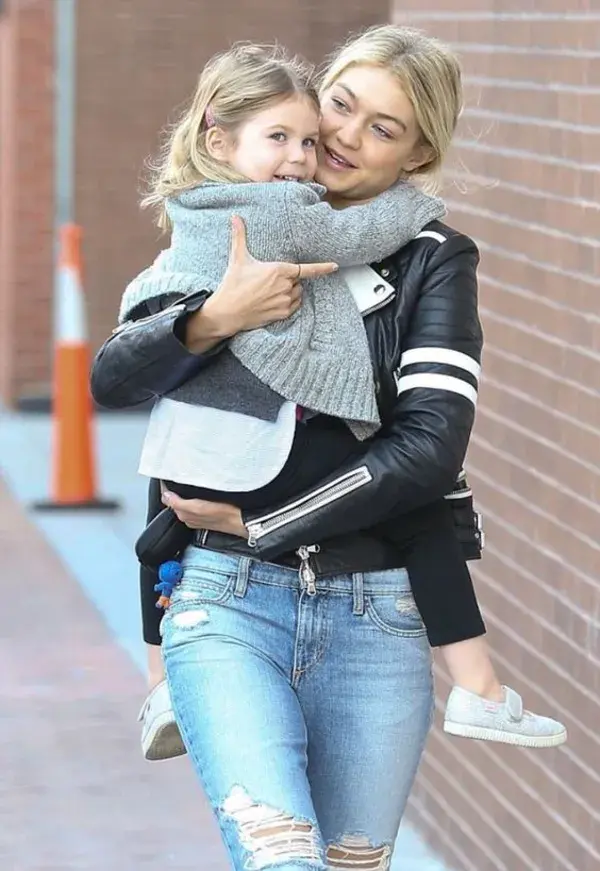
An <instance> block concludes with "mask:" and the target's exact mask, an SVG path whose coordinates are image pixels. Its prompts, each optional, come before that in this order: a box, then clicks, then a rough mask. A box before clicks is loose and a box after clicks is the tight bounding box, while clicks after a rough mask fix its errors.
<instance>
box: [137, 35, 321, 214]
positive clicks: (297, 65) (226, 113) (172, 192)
mask: <svg viewBox="0 0 600 871" xmlns="http://www.w3.org/2000/svg"><path fill="white" fill-rule="evenodd" d="M313 78H314V68H313V67H312V66H311V65H309V64H308V63H307V62H306V61H304V60H303V59H301V58H299V57H291V56H289V55H287V54H286V52H285V50H284V49H283V48H281V47H280V46H277V45H252V44H250V43H236V44H235V45H233V46H232V47H231V48H230V49H229V51H226V52H223V53H222V54H218V55H215V56H214V57H213V58H212V59H211V60H210V61H209V62H208V63H207V65H206V66H205V67H204V69H203V71H202V73H201V75H200V78H199V80H198V85H197V87H196V92H195V94H194V96H193V98H192V101H191V104H190V105H189V107H188V108H187V109H186V111H185V112H184V113H183V115H182V116H181V117H180V118H179V119H178V121H177V122H176V123H175V124H174V126H173V128H172V130H171V133H170V135H169V137H168V139H167V142H166V143H165V146H164V148H163V150H162V154H161V158H160V160H159V161H158V163H157V164H155V165H154V166H151V167H150V169H151V173H152V179H151V185H150V193H149V195H148V196H146V197H145V198H144V199H143V200H142V206H143V207H148V206H154V207H157V209H158V219H157V223H158V225H159V227H161V228H163V229H167V227H168V219H167V215H166V211H165V200H166V199H167V198H169V197H173V196H176V195H177V194H179V193H181V192H182V191H185V190H188V189H189V188H192V187H195V186H196V185H198V184H200V182H202V181H216V182H241V181H247V179H245V178H244V177H243V176H241V175H240V174H239V173H237V172H236V171H235V170H234V169H233V168H231V167H229V166H227V165H225V164H223V163H220V162H219V161H217V160H215V159H214V158H213V157H211V155H210V154H209V152H208V150H207V148H206V134H207V132H208V130H209V129H210V128H211V127H215V126H216V127H219V128H221V129H223V130H226V131H228V132H229V133H233V134H234V135H235V132H236V130H237V129H238V128H239V127H240V126H241V125H242V124H244V123H245V122H247V121H248V120H249V119H250V118H251V117H252V116H253V115H255V114H256V113H257V112H261V111H262V110H263V109H266V108H267V107H269V106H271V105H273V104H275V103H278V102H280V101H282V100H285V99H286V98H288V97H291V96H293V95H295V94H305V95H306V96H307V97H309V98H310V99H311V100H313V101H314V103H315V106H316V108H317V111H318V109H319V99H318V95H317V92H316V89H315V86H314V84H313Z"/></svg>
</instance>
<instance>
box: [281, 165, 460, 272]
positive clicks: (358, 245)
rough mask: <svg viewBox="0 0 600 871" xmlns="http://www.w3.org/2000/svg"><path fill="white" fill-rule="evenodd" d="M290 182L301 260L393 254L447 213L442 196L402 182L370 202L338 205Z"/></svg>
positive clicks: (288, 202) (352, 261) (363, 260)
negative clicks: (312, 196)
mask: <svg viewBox="0 0 600 871" xmlns="http://www.w3.org/2000/svg"><path fill="white" fill-rule="evenodd" d="M295 188H296V185H294V184H292V183H290V182H288V183H287V184H286V191H285V200H284V202H285V211H286V217H287V222H288V230H289V232H290V234H291V237H292V240H293V243H294V245H295V247H296V252H297V256H298V261H299V262H300V263H302V262H327V261H333V262H335V263H337V264H338V265H339V266H364V265H365V264H367V263H374V262H377V261H378V260H383V259H384V257H389V256H390V255H391V254H393V253H394V252H396V251H398V249H399V248H402V246H403V245H405V244H407V243H408V242H410V241H411V239H414V237H415V236H416V235H417V234H418V233H419V232H420V231H421V230H422V229H423V227H425V225H426V224H429V223H430V222H431V221H434V220H438V219H439V218H441V217H443V215H444V214H445V212H446V207H445V206H444V203H443V201H442V200H440V199H438V198H437V197H430V196H428V195H427V194H424V193H423V192H422V191H420V190H419V189H418V188H416V187H414V186H413V185H412V184H408V183H407V182H399V183H398V184H396V185H394V186H393V187H392V188H390V189H389V190H387V191H384V193H382V194H380V195H379V196H378V197H375V199H373V200H371V201H370V202H367V203H364V204H363V205H360V206H348V207H347V208H345V209H334V208H332V206H330V205H329V203H326V202H323V201H322V200H319V201H317V202H315V201H313V202H310V203H309V202H307V197H306V195H305V193H304V192H303V191H302V190H301V189H300V190H297V189H295Z"/></svg>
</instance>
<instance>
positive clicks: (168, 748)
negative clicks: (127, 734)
mask: <svg viewBox="0 0 600 871" xmlns="http://www.w3.org/2000/svg"><path fill="white" fill-rule="evenodd" d="M142 751H143V754H144V758H145V759H147V760H148V762H158V761H159V760H161V759H175V758H176V757H177V756H184V755H185V754H186V753H187V750H186V749H185V744H184V743H183V740H182V738H181V733H180V731H179V727H178V726H177V723H175V722H173V719H172V717H171V716H170V715H169V714H166V715H165V714H163V715H162V716H159V717H157V718H156V721H155V727H154V728H153V729H152V732H151V733H150V734H149V735H147V736H146V738H145V739H144V740H142Z"/></svg>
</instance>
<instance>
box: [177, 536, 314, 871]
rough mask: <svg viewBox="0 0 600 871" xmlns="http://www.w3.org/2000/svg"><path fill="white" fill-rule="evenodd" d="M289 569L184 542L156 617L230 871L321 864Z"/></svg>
mask: <svg viewBox="0 0 600 871" xmlns="http://www.w3.org/2000/svg"><path fill="white" fill-rule="evenodd" d="M297 582H298V575H297V573H296V572H295V571H292V570H290V569H284V568H279V567H277V566H273V565H267V564H262V563H258V562H254V561H251V560H248V559H240V558H236V557H234V556H229V555H225V554H220V553H216V552H214V551H209V550H204V549H200V548H195V547H191V548H189V549H188V550H187V551H186V555H185V559H184V576H183V580H182V582H181V584H180V585H179V586H178V587H177V588H176V589H175V590H174V592H173V595H172V598H171V605H170V607H169V610H168V611H167V615H166V617H165V620H164V622H163V649H164V655H165V662H166V666H167V674H168V679H169V684H170V687H171V694H172V698H173V706H174V709H175V713H176V715H177V721H178V723H179V726H180V729H181V732H182V734H183V737H184V740H185V743H186V746H187V749H188V753H189V755H190V758H191V759H192V762H193V764H194V767H195V769H196V772H197V774H198V777H199V779H200V781H201V782H202V784H203V786H204V789H205V791H206V794H207V796H208V798H209V800H210V802H211V805H212V807H213V809H214V812H215V814H216V817H217V820H218V822H219V825H220V827H221V831H222V834H223V838H224V840H225V843H226V844H227V846H228V849H229V852H230V856H231V860H232V864H233V867H234V868H235V869H236V871H242V869H246V868H255V869H261V868H266V867H271V866H273V867H274V868H277V869H278V871H291V869H295V871H297V869H299V868H302V869H306V871H312V869H315V871H316V869H319V871H324V869H325V864H324V861H323V844H322V840H321V836H320V832H319V829H318V825H317V819H316V814H315V810H314V807H313V803H312V798H311V795H310V788H309V783H308V779H307V776H306V767H307V758H306V744H307V737H306V726H305V722H304V717H303V714H302V711H301V708H300V705H299V703H298V699H297V696H296V693H295V692H294V689H293V688H292V685H291V675H292V674H293V670H294V659H295V655H296V620H297V612H298V591H297V585H298V584H297Z"/></svg>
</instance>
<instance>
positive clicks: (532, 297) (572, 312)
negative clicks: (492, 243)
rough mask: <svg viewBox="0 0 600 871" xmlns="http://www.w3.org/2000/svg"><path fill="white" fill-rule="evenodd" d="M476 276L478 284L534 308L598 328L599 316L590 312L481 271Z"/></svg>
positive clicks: (599, 323)
mask: <svg viewBox="0 0 600 871" xmlns="http://www.w3.org/2000/svg"><path fill="white" fill-rule="evenodd" d="M477 274H478V278H479V282H480V283H486V284H491V285H492V286H493V287H495V288H497V289H498V290H502V291H505V292H506V293H511V294H513V296H518V297H522V298H523V299H524V300H527V301H528V302H531V303H534V304H535V305H536V306H547V307H548V308H551V309H552V310H553V311H558V312H561V314H565V315H569V316H571V317H575V318H581V319H582V320H584V321H585V322H586V323H590V324H594V325H599V326H600V316H599V315H595V314H593V313H592V312H587V311H580V310H579V309H576V308H572V307H571V306H568V305H565V303H562V302H557V301H556V300H555V299H549V298H548V297H547V296H541V295H540V294H538V293H536V292H535V291H534V290H531V289H530V288H527V287H521V286H520V285H518V284H512V283H510V282H507V281H500V280H499V279H497V278H494V277H493V276H492V275H489V274H488V273H487V272H485V271H483V270H481V269H480V270H479V271H478V273H477Z"/></svg>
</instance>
